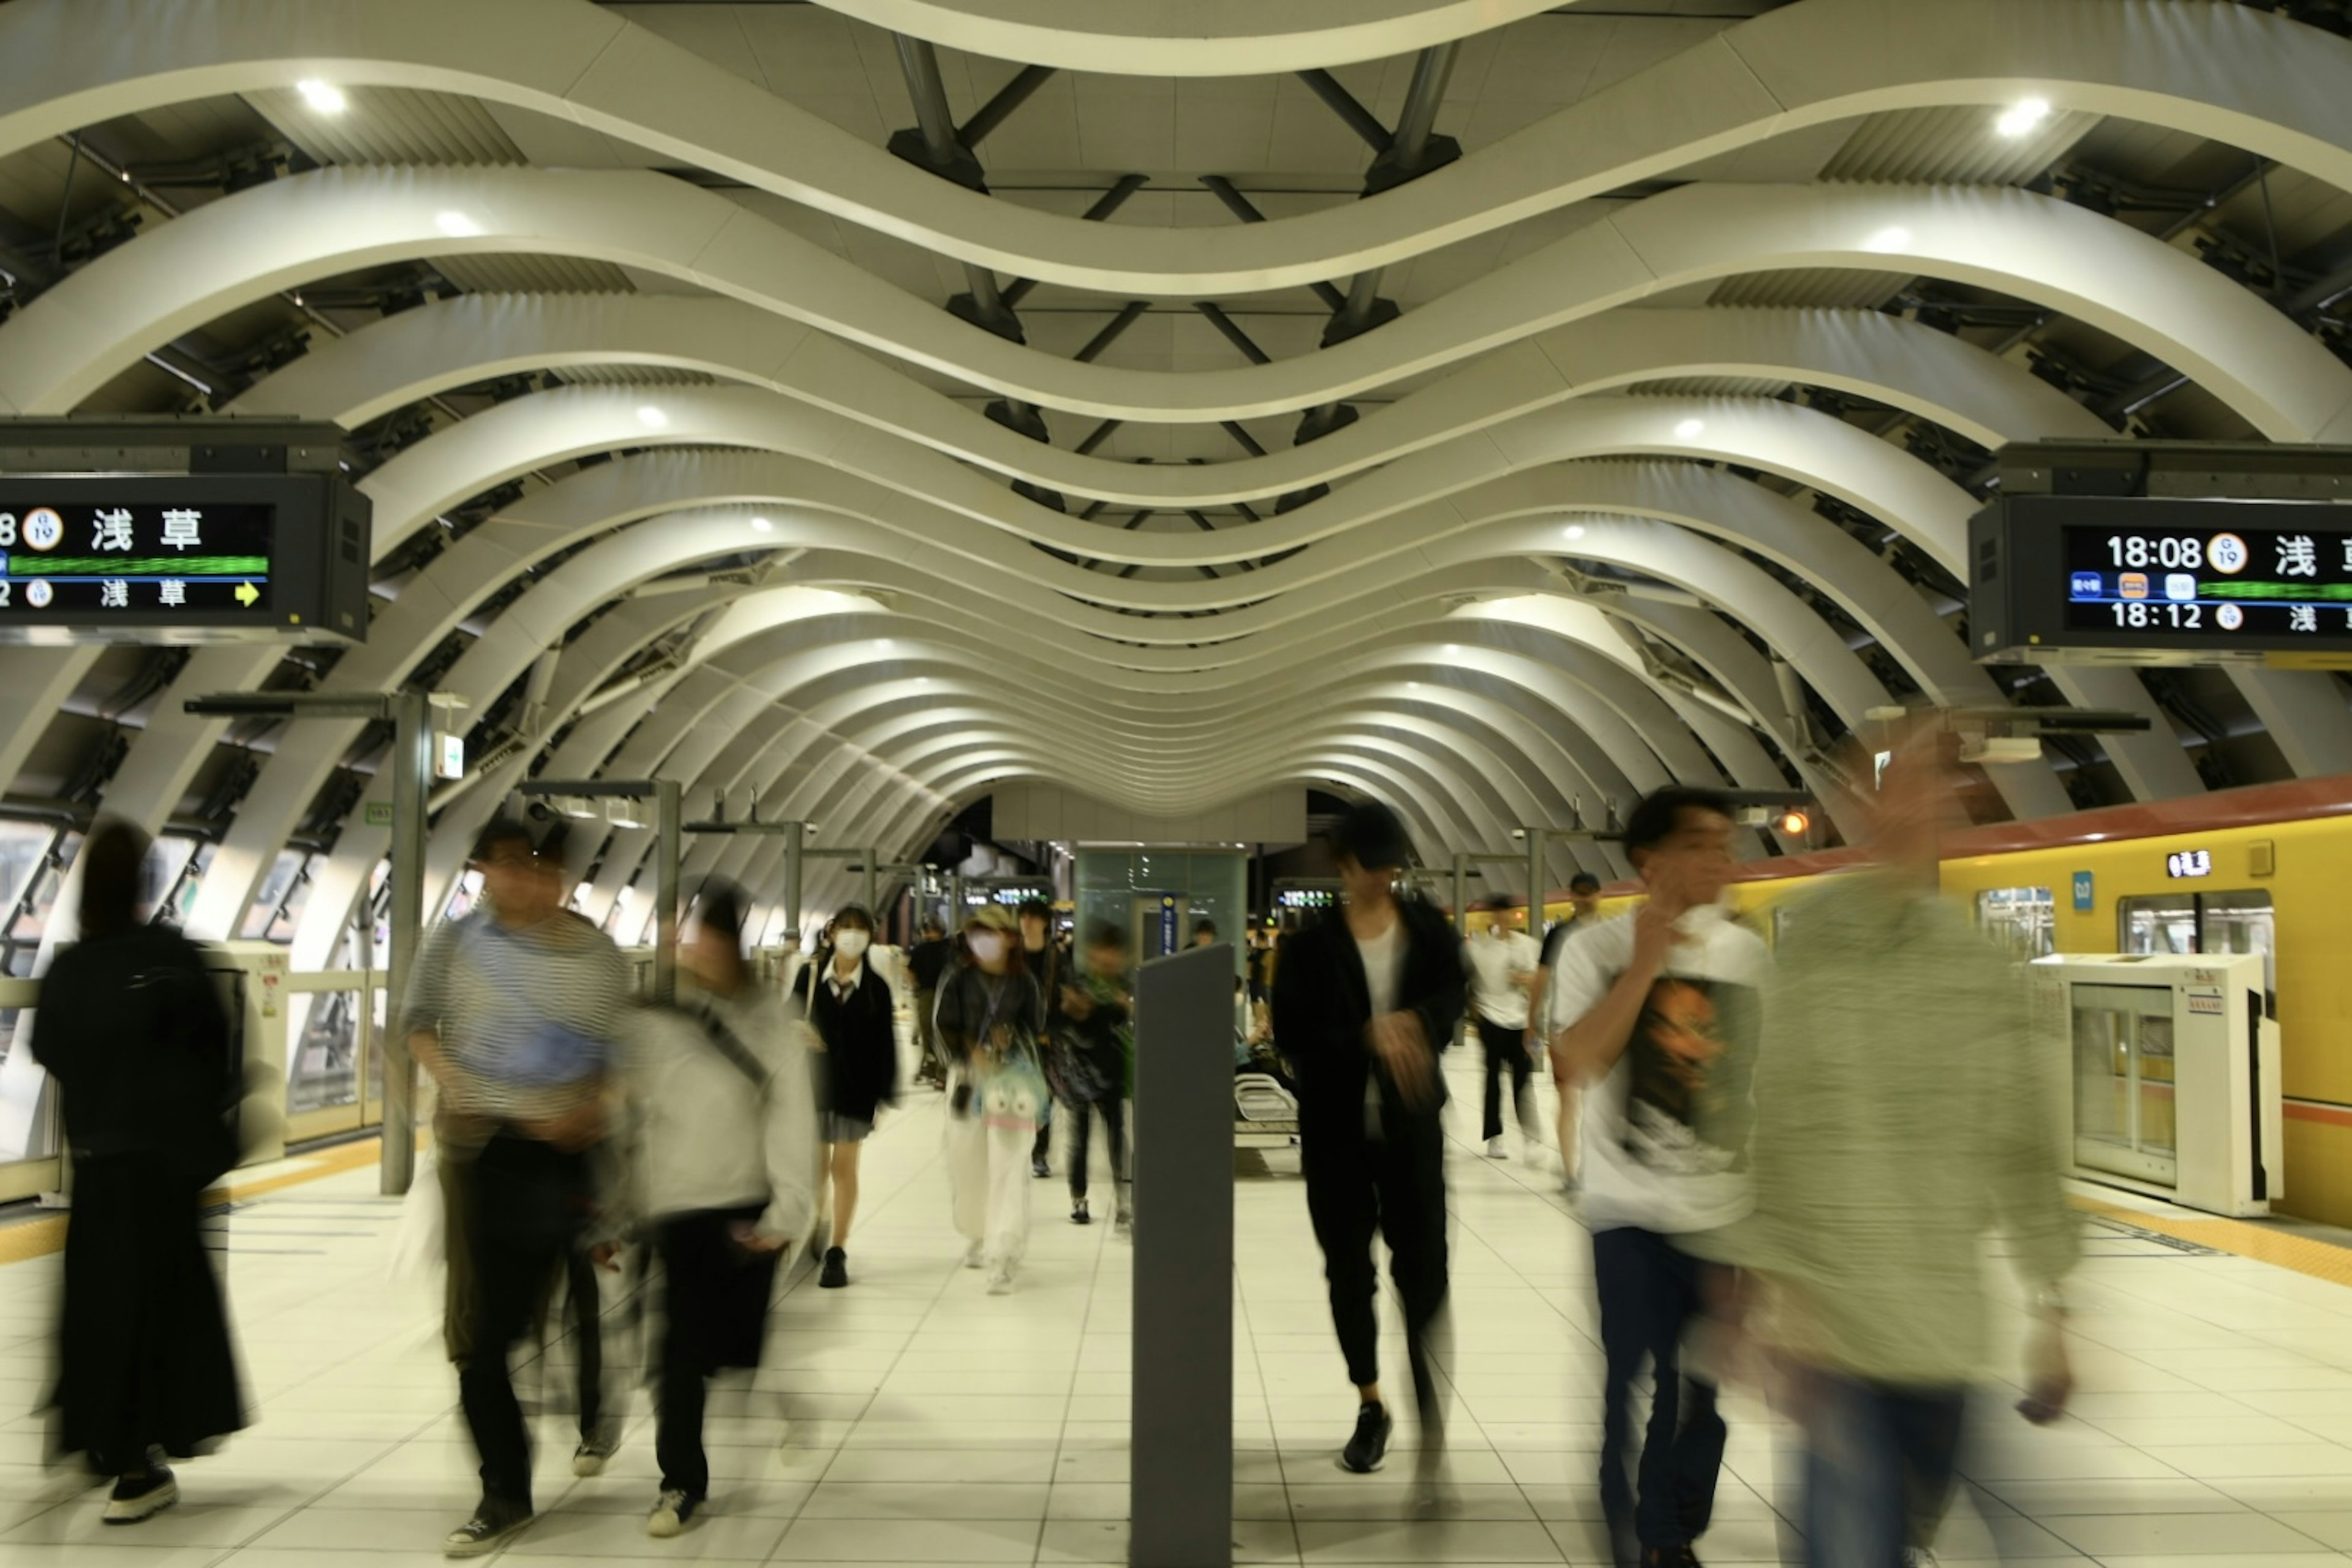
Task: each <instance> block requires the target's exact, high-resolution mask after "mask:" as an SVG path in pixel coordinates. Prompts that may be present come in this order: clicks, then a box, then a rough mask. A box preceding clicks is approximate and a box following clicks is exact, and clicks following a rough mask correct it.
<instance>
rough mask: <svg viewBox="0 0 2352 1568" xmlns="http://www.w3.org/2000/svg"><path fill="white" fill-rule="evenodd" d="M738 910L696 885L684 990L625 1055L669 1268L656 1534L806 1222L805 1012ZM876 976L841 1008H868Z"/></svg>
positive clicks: (700, 1488) (809, 1134)
mask: <svg viewBox="0 0 2352 1568" xmlns="http://www.w3.org/2000/svg"><path fill="white" fill-rule="evenodd" d="M744 912H745V900H744V897H743V895H742V893H741V892H740V890H738V889H735V888H733V887H730V886H728V885H727V884H724V883H714V884H712V885H710V886H708V887H706V888H704V889H703V890H702V894H701V897H700V898H699V899H698V900H697V901H696V904H695V907H694V910H693V912H692V913H691V915H690V916H689V918H688V921H687V929H686V931H685V933H684V940H683V941H682V942H680V943H679V945H678V967H679V969H680V970H682V971H683V972H684V973H686V974H688V976H690V977H691V978H692V980H693V981H694V983H695V984H694V986H693V987H692V989H690V990H688V992H687V993H686V994H684V995H683V997H682V998H681V1000H680V1005H678V1006H677V1007H675V1008H649V1009H646V1012H645V1013H644V1014H642V1015H640V1024H641V1027H640V1028H639V1030H638V1031H637V1033H638V1040H637V1045H636V1049H635V1052H634V1057H635V1060H634V1061H633V1063H632V1072H631V1079H632V1088H633V1089H635V1091H636V1099H637V1103H638V1106H639V1109H640V1112H641V1125H640V1130H639V1133H638V1139H637V1144H636V1148H635V1156H636V1157H635V1159H634V1160H633V1161H632V1162H631V1164H632V1167H633V1169H634V1171H635V1176H636V1181H637V1183H638V1185H639V1189H640V1190H639V1194H638V1202H639V1205H641V1207H642V1210H643V1212H644V1213H645V1215H646V1216H647V1218H648V1219H649V1220H650V1222H651V1237H650V1243H649V1244H650V1246H651V1247H652V1249H653V1252H654V1255H655V1256H656V1257H657V1258H659V1259H660V1260H661V1266H662V1274H663V1279H664V1291H663V1312H662V1328H661V1341H660V1353H659V1363H658V1364H659V1371H660V1384H659V1393H658V1396H657V1403H656V1415H655V1427H654V1431H655V1436H654V1451H655V1457H656V1460H657V1461H658V1462H659V1464H660V1466H661V1489H660V1495H659V1496H658V1497H656V1499H655V1501H654V1507H653V1510H652V1512H651V1513H650V1514H648V1515H647V1516H646V1533H647V1534H648V1535H654V1536H664V1537H667V1536H673V1535H676V1534H677V1533H678V1532H679V1531H682V1530H684V1529H685V1528H686V1527H687V1526H688V1524H690V1523H691V1522H692V1521H693V1520H694V1518H695V1516H696V1515H697V1513H698V1512H699V1511H700V1510H701V1509H702V1507H703V1504H704V1501H705V1500H706V1499H707V1498H708V1497H709V1492H710V1465H709V1458H708V1456H706V1455H705V1453H704V1452H703V1447H702V1416H703V1405H704V1400H705V1394H706V1392H707V1391H706V1388H705V1384H707V1383H708V1381H709V1378H710V1376H711V1375H712V1374H713V1373H716V1372H718V1371H719V1370H720V1369H722V1368H726V1367H756V1366H757V1365H758V1364H759V1361H760V1347H761V1341H762V1339H763V1338H764V1337H765V1335H766V1330H767V1317H768V1304H769V1300H770V1298H771V1297H772V1295H773V1294H774V1290H775V1279H776V1268H777V1265H778V1262H779V1261H780V1259H781V1258H782V1254H783V1253H784V1252H785V1251H786V1250H787V1249H788V1248H789V1247H791V1245H792V1244H793V1242H794V1241H795V1240H798V1239H800V1238H803V1237H806V1236H807V1235H808V1234H809V1229H810V1227H811V1226H812V1225H814V1223H815V1218H816V1207H817V1192H816V1183H815V1180H814V1172H815V1170H816V1159H817V1155H816V1135H817V1111H816V1100H815V1097H814V1094H813V1092H812V1089H811V1075H810V1073H809V1071H808V1064H807V1062H806V1061H805V1059H804V1058H805V1057H806V1056H807V1055H808V1051H807V1048H806V1047H805V1046H804V1045H803V1040H802V1038H801V1034H802V1031H801V1029H799V1028H798V1027H796V1025H797V1024H799V1022H800V1020H798V1019H797V1018H795V1017H794V1016H793V1015H792V1014H791V1013H789V1012H788V1011H787V1009H786V1006H785V1005H784V1004H783V1003H782V1002H781V1001H780V1000H778V999H777V998H776V997H775V996H773V995H772V994H770V993H768V992H767V991H766V990H765V989H764V988H763V987H761V985H759V984H757V983H756V982H755V981H754V980H753V978H752V976H751V968H750V966H749V965H748V964H747V963H745V962H744V958H743V916H744ZM857 912H859V913H862V912H863V911H857ZM846 914H847V911H845V919H844V930H843V932H842V934H843V935H845V936H846V935H847V934H849V931H848V929H847V924H846ZM829 978H830V976H828V979H829ZM820 984H823V983H820ZM871 984H873V981H872V977H871V976H870V975H869V976H866V978H865V980H864V981H862V982H861V983H860V985H859V986H858V988H857V989H856V990H854V991H852V992H851V993H850V995H849V998H848V1005H850V1006H853V1007H856V1006H863V1005H866V1002H865V1001H864V1000H863V993H864V990H865V988H866V986H868V985H871ZM823 1007H824V1004H823V1003H822V1002H820V1003H819V1008H820V1011H822V1009H823ZM851 1147H853V1148H854V1147H855V1146H854V1145H852V1146H851ZM852 1180H853V1182H854V1181H855V1177H854V1176H853V1178H852ZM853 1195H854V1189H853ZM845 1230H846V1221H844V1231H843V1233H841V1234H845ZM837 1239H838V1235H837V1236H836V1240H837ZM834 1256H835V1258H838V1257H839V1256H840V1254H839V1252H838V1251H836V1252H835V1254H834Z"/></svg>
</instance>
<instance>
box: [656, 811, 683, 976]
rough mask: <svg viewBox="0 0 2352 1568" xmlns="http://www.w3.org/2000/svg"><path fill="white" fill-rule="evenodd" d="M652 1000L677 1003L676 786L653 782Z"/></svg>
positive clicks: (677, 813)
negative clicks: (654, 838)
mask: <svg viewBox="0 0 2352 1568" xmlns="http://www.w3.org/2000/svg"><path fill="white" fill-rule="evenodd" d="M654 810H655V813H656V816H655V818H654V831H655V834H656V847H655V850H654V898H655V900H656V903H655V908H654V1000H655V1001H656V1002H659V1003H663V1004H668V1003H671V1002H675V1001H677V851H678V815H679V806H678V784H677V780H676V779H656V780H655V781H654Z"/></svg>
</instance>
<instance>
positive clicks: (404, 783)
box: [378, 691, 433, 1197]
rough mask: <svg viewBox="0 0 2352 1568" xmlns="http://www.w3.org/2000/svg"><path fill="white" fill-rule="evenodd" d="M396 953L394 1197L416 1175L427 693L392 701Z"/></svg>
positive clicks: (391, 1019)
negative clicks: (412, 998)
mask: <svg viewBox="0 0 2352 1568" xmlns="http://www.w3.org/2000/svg"><path fill="white" fill-rule="evenodd" d="M392 710H393V742H392V847H391V854H390V859H391V864H390V867H389V868H388V870H387V875H388V876H389V877H390V878H391V879H392V944H391V945H392V952H391V955H390V958H389V961H388V963H387V965H386V968H385V972H384V1017H385V1019H386V1020H387V1021H388V1025H389V1026H388V1027H387V1028H386V1029H385V1030H384V1040H383V1168H382V1174H381V1179H380V1182H379V1184H378V1185H379V1190H380V1191H382V1192H383V1194H385V1195H386V1196H393V1197H396V1196H398V1195H399V1194H403V1193H405V1192H406V1191H408V1184H409V1183H410V1181H411V1180H412V1179H413V1178H414V1177H415V1172H416V1064H415V1060H414V1059H413V1058H411V1057H410V1056H409V1053H408V1032H407V1029H406V1027H405V1026H404V1019H403V1017H402V1009H403V1007H404V1005H406V1003H407V1000H408V981H409V975H410V973H412V972H413V970H414V969H415V963H416V949H417V946H418V944H419V943H420V942H422V941H423V940H424V937H425V790H426V788H427V787H428V782H429V780H430V779H431V777H432V773H433V712H432V708H431V705H430V702H429V700H428V699H427V697H426V695H425V693H424V692H422V691H402V692H399V693H397V694H396V695H394V698H393V699H392Z"/></svg>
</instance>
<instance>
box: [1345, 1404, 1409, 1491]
mask: <svg viewBox="0 0 2352 1568" xmlns="http://www.w3.org/2000/svg"><path fill="white" fill-rule="evenodd" d="M1395 1425H1396V1423H1395V1422H1393V1421H1391V1420H1390V1419H1389V1411H1388V1406H1387V1405H1370V1404H1367V1405H1365V1406H1364V1407H1363V1408H1362V1409H1360V1410H1359V1411H1357V1412H1356V1435H1355V1436H1352V1437H1350V1438H1349V1439H1348V1446H1347V1447H1345V1448H1342V1449H1340V1450H1339V1468H1342V1469H1346V1470H1353V1471H1354V1472H1355V1473H1356V1474H1358V1475H1360V1476H1369V1475H1370V1474H1371V1473H1372V1472H1373V1471H1374V1470H1377V1469H1379V1468H1381V1461H1382V1460H1383V1459H1385V1458H1388V1452H1389V1431H1390V1429H1391V1427H1393V1426H1395Z"/></svg>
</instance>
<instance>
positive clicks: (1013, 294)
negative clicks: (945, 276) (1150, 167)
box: [1004, 174, 1151, 307]
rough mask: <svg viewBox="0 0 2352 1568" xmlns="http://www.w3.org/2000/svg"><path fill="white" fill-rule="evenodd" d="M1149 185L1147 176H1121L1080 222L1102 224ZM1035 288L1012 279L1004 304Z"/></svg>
mask: <svg viewBox="0 0 2352 1568" xmlns="http://www.w3.org/2000/svg"><path fill="white" fill-rule="evenodd" d="M1150 183H1151V176H1150V175H1149V174H1121V175H1120V176H1119V177H1118V184H1115V185H1113V186H1111V188H1110V189H1108V190H1107V191H1105V192H1104V193H1103V194H1102V195H1099V196H1097V197H1096V198H1095V204H1094V205H1092V206H1090V207H1088V208H1087V210H1086V211H1084V212H1082V213H1080V214H1079V215H1078V217H1079V219H1080V221H1082V222H1085V223H1100V222H1102V221H1103V220H1104V219H1105V218H1107V217H1108V216H1110V215H1111V214H1113V213H1115V212H1117V211H1118V209H1119V207H1120V206H1121V205H1124V204H1125V202H1126V201H1127V198H1128V197H1129V196H1131V195H1135V193H1136V192H1138V191H1139V190H1141V189H1143V187H1144V186H1146V185H1148V184H1150ZM1035 287H1037V280H1036V279H1034V278H1016V279H1013V281H1012V282H1010V283H1007V284H1006V285H1005V286H1004V303H1005V304H1006V306H1008V307H1011V306H1014V305H1018V304H1020V303H1021V301H1022V300H1025V299H1027V298H1028V297H1029V290H1030V289H1034V288H1035Z"/></svg>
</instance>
